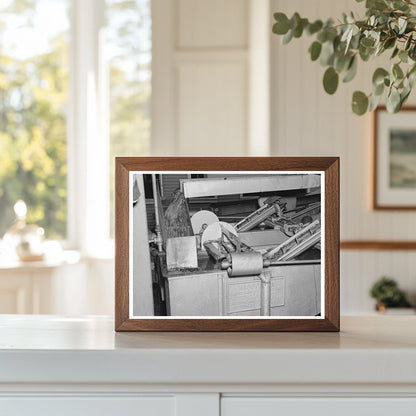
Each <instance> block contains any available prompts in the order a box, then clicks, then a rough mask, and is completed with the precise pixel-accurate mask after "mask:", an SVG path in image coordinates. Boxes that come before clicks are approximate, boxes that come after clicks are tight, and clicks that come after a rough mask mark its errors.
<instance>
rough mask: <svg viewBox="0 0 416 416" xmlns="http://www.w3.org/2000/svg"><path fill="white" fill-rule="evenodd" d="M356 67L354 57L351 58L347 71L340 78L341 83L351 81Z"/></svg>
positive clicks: (355, 72)
mask: <svg viewBox="0 0 416 416" xmlns="http://www.w3.org/2000/svg"><path fill="white" fill-rule="evenodd" d="M357 67H358V64H357V58H356V56H355V55H354V56H353V57H352V58H351V61H350V63H349V66H348V69H347V71H346V72H345V73H344V76H343V77H342V82H350V81H352V80H353V79H354V77H355V75H356V74H357Z"/></svg>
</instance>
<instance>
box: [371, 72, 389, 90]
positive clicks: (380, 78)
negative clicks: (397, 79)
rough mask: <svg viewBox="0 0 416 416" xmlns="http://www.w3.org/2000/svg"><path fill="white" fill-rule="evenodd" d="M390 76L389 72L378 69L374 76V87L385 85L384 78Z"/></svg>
mask: <svg viewBox="0 0 416 416" xmlns="http://www.w3.org/2000/svg"><path fill="white" fill-rule="evenodd" d="M388 75H389V73H388V71H386V70H385V69H384V68H377V69H376V70H375V71H374V74H373V85H374V86H377V85H380V84H384V78H386V77H387V76H388Z"/></svg>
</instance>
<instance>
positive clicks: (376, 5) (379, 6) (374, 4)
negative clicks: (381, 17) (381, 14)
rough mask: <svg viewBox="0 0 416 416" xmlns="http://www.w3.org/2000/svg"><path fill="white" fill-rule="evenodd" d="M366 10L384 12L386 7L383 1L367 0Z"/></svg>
mask: <svg viewBox="0 0 416 416" xmlns="http://www.w3.org/2000/svg"><path fill="white" fill-rule="evenodd" d="M365 7H366V8H367V9H376V10H384V9H387V7H388V5H387V3H386V1H385V0H367V1H366V3H365Z"/></svg>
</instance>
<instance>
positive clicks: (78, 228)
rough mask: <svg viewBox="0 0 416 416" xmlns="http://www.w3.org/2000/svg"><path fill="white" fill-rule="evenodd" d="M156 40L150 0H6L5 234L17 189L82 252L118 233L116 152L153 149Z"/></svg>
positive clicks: (1, 104) (0, 220)
mask: <svg viewBox="0 0 416 416" xmlns="http://www.w3.org/2000/svg"><path fill="white" fill-rule="evenodd" d="M151 47H152V45H151V0H3V1H2V2H1V5H0V238H1V236H2V235H3V234H4V232H5V231H6V229H7V228H8V226H9V225H10V224H11V223H12V221H13V218H14V215H13V205H14V203H15V202H16V200H17V199H23V200H25V202H26V203H27V205H28V217H27V220H28V222H30V223H36V224H38V225H40V226H42V227H44V228H45V231H46V236H47V238H50V239H60V240H65V239H67V240H69V243H70V245H72V246H73V247H74V248H80V249H82V250H83V251H84V253H87V254H92V250H91V248H94V249H96V251H95V252H94V254H95V253H96V252H97V251H100V249H99V245H100V244H101V243H102V242H103V241H104V240H106V241H108V239H109V238H110V237H112V236H113V233H114V230H113V224H114V205H113V200H114V157H115V156H124V155H135V156H141V155H147V154H148V152H149V142H150V96H151V68H150V65H151ZM94 254H93V255H94Z"/></svg>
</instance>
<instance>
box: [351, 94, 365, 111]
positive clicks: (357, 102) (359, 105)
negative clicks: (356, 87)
mask: <svg viewBox="0 0 416 416" xmlns="http://www.w3.org/2000/svg"><path fill="white" fill-rule="evenodd" d="M368 104H369V102H368V97H367V96H366V95H365V94H364V93H363V92H361V91H355V92H354V94H353V95H352V111H353V112H354V113H355V114H357V115H358V116H362V115H363V114H365V113H366V111H367V109H368Z"/></svg>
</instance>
